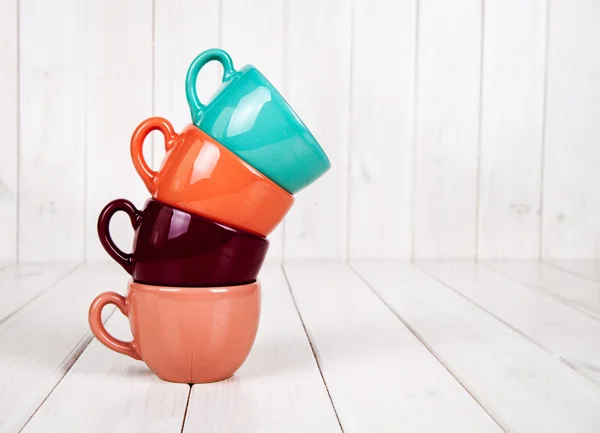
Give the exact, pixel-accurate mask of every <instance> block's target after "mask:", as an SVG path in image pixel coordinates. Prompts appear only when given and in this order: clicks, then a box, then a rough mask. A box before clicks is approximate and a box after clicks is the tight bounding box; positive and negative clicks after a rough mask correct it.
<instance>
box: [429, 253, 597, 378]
mask: <svg viewBox="0 0 600 433" xmlns="http://www.w3.org/2000/svg"><path fill="white" fill-rule="evenodd" d="M418 266H419V267H420V268H421V269H423V270H425V271H426V272H427V273H428V274H430V275H432V276H434V277H435V278H437V279H439V280H441V281H443V282H444V283H445V284H447V285H448V286H450V287H452V289H454V290H455V291H456V292H457V293H461V294H462V295H464V296H465V297H467V298H468V299H470V300H471V301H473V302H474V303H475V304H477V305H478V306H480V307H481V308H483V309H484V310H485V311H487V312H489V313H490V314H492V315H494V316H495V317H497V318H498V319H499V320H501V321H503V323H505V324H507V325H508V326H510V327H512V328H514V329H516V330H517V331H518V332H521V333H523V334H524V335H526V336H527V338H529V339H531V340H532V341H535V342H536V344H539V345H540V347H542V348H543V349H544V350H546V351H547V352H549V353H551V354H553V355H555V356H557V357H559V358H560V359H561V360H563V361H564V362H565V364H567V365H569V366H571V367H572V368H573V369H574V370H576V371H578V372H579V373H581V374H583V375H584V376H586V377H589V378H591V379H592V380H593V381H595V382H596V383H598V384H600V344H598V342H599V341H600V321H598V320H596V319H594V318H592V317H590V316H588V315H585V314H582V313H580V312H579V311H576V310H574V309H572V308H571V307H569V306H568V305H565V304H563V303H561V302H560V301H558V300H556V299H552V298H550V297H548V296H546V295H543V294H541V293H539V292H536V291H535V290H531V289H530V288H529V287H526V286H524V285H523V284H519V283H517V282H515V281H513V280H511V279H509V278H508V277H505V276H503V275H501V274H499V273H497V272H494V271H492V270H490V269H487V268H485V267H483V266H481V265H478V264H476V263H426V264H419V265H418ZM563 283H564V282H563ZM564 287H565V288H566V290H569V289H570V287H571V286H569V285H567V284H564ZM598 295H599V298H600V290H598Z"/></svg>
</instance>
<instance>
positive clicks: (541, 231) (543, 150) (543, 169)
mask: <svg viewBox="0 0 600 433" xmlns="http://www.w3.org/2000/svg"><path fill="white" fill-rule="evenodd" d="M545 4H546V28H545V32H546V34H545V42H544V43H545V46H544V78H543V80H544V92H543V94H542V137H541V140H542V142H541V149H540V210H539V233H538V237H539V240H538V245H539V249H538V260H541V259H542V257H543V251H544V250H543V247H544V178H545V175H546V116H547V112H548V107H547V104H548V43H549V41H550V1H549V0H546V2H545Z"/></svg>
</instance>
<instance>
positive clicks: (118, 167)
mask: <svg viewBox="0 0 600 433" xmlns="http://www.w3.org/2000/svg"><path fill="white" fill-rule="evenodd" d="M86 28H87V33H86V34H87V40H86V54H87V62H88V67H87V70H86V73H87V89H86V91H87V117H86V122H87V124H86V143H87V161H88V164H87V187H86V194H87V199H86V210H85V212H86V214H85V218H86V232H85V236H86V240H85V245H86V251H85V253H86V259H87V260H99V259H107V255H106V253H105V251H104V250H103V249H102V247H101V245H100V242H99V241H98V237H97V233H96V224H97V220H98V214H99V213H100V211H101V210H102V208H103V207H104V206H105V205H106V204H107V203H108V202H109V201H111V200H114V199H116V198H120V197H124V198H127V199H129V200H131V201H132V202H134V203H135V204H136V206H142V205H143V203H144V201H145V200H146V198H147V197H148V196H149V195H150V194H149V193H148V191H147V190H146V188H145V187H144V184H143V183H142V180H141V179H140V178H139V176H138V175H137V173H136V172H135V169H134V168H133V164H132V162H131V156H130V154H129V141H130V138H131V134H132V133H133V130H134V129H135V127H136V126H137V125H138V123H139V122H141V121H142V120H144V119H145V118H146V117H149V116H150V115H151V114H152V7H151V6H150V3H148V2H147V1H146V0H133V1H127V2H117V1H108V2H89V3H88V4H87V6H86ZM183 73H185V72H182V74H183ZM182 89H183V84H182ZM145 150H146V152H145V154H146V155H147V158H148V160H149V161H152V146H151V145H150V143H149V144H148V145H147V146H146V149H145ZM115 173H118V175H115ZM111 234H112V236H113V238H115V241H116V242H117V244H118V245H120V246H122V247H123V249H125V250H130V249H131V247H127V246H128V245H131V239H132V238H133V230H132V229H131V223H130V222H129V219H128V218H127V217H126V216H125V215H119V216H118V218H115V221H114V222H113V224H111Z"/></svg>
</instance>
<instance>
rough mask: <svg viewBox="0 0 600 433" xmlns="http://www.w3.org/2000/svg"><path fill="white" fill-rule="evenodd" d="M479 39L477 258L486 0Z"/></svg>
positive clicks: (477, 246) (477, 256)
mask: <svg viewBox="0 0 600 433" xmlns="http://www.w3.org/2000/svg"><path fill="white" fill-rule="evenodd" d="M480 37H481V39H480V41H479V107H478V111H479V112H478V119H477V167H476V170H477V183H476V185H475V224H476V227H475V251H474V257H475V260H477V259H479V231H480V229H481V224H480V223H481V219H480V216H481V196H480V194H481V136H482V133H481V130H482V127H481V123H482V121H483V66H484V53H485V0H482V1H481V23H480Z"/></svg>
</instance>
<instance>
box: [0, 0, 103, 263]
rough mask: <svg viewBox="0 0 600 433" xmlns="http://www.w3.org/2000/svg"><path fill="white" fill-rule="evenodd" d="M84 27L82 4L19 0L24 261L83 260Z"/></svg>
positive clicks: (68, 0)
mask: <svg viewBox="0 0 600 433" xmlns="http://www.w3.org/2000/svg"><path fill="white" fill-rule="evenodd" d="M85 29H86V26H85V3H84V2H82V1H79V0H57V1H55V2H47V1H44V0H19V36H20V37H19V71H20V75H19V106H18V107H15V108H14V109H15V110H16V109H18V110H19V168H18V173H19V181H18V182H19V224H18V229H19V233H18V239H19V258H20V259H24V260H26V261H50V260H52V261H55V260H83V258H84V227H85V225H84V221H85V217H84V215H85V213H84V212H85V200H86V188H85V180H84V179H85V175H86V157H85V137H86V134H85V129H86V116H85V113H86V89H85V87H86V86H85V76H84V72H85V58H86V49H87V47H86V44H85V38H84V35H85V33H84V32H85ZM104 84H105V85H108V83H104ZM3 99H4V98H3ZM2 103H4V100H3V101H2ZM105 169H108V167H106V168H105ZM0 177H2V176H1V175H0ZM3 230H4V228H3Z"/></svg>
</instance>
